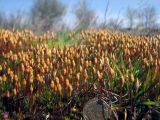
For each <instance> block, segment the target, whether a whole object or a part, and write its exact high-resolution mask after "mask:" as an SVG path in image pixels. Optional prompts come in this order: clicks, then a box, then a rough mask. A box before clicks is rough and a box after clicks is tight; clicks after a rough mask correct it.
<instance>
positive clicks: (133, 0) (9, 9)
mask: <svg viewBox="0 0 160 120" xmlns="http://www.w3.org/2000/svg"><path fill="white" fill-rule="evenodd" d="M33 1H34V0H0V11H4V12H5V13H6V14H8V15H9V14H10V13H17V12H18V11H23V12H24V13H25V14H26V15H27V13H29V11H30V8H31V6H32V4H33ZM60 1H61V2H62V3H64V4H65V5H67V6H68V8H69V13H68V14H67V15H68V16H69V17H67V21H68V22H70V20H71V19H72V18H73V17H74V16H73V11H74V6H75V5H76V2H77V1H78V0H60ZM87 1H88V3H89V4H88V5H89V7H90V8H92V9H94V10H95V12H96V13H97V15H98V16H99V18H102V17H103V15H104V11H105V7H106V3H107V0H87ZM145 5H153V6H154V7H155V8H156V10H157V13H158V14H160V7H159V5H160V0H109V11H108V15H109V16H116V15H118V13H119V12H120V13H121V14H122V15H124V13H125V10H126V9H127V7H133V8H138V7H140V8H141V7H142V6H145Z"/></svg>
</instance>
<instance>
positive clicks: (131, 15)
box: [126, 7, 137, 30]
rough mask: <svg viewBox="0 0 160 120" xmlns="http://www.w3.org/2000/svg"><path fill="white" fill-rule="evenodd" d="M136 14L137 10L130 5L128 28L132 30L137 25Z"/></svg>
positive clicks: (127, 15) (127, 14) (127, 13)
mask: <svg viewBox="0 0 160 120" xmlns="http://www.w3.org/2000/svg"><path fill="white" fill-rule="evenodd" d="M136 14H137V11H136V10H135V9H134V8H130V7H128V8H127V11H126V19H127V24H128V30H132V29H133V27H135V22H136Z"/></svg>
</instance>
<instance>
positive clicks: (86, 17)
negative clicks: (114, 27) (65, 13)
mask: <svg viewBox="0 0 160 120" xmlns="http://www.w3.org/2000/svg"><path fill="white" fill-rule="evenodd" d="M75 16H76V21H77V25H76V28H75V29H76V30H82V29H87V28H91V27H93V26H94V25H95V24H96V20H97V17H96V14H95V12H94V11H93V10H91V9H90V8H89V7H88V5H87V1H86V0H79V2H78V4H77V9H76V10H75Z"/></svg>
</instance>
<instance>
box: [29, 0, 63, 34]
mask: <svg viewBox="0 0 160 120" xmlns="http://www.w3.org/2000/svg"><path fill="white" fill-rule="evenodd" d="M64 13H65V6H64V5H63V4H62V3H61V2H60V1H59V0H35V2H34V4H33V6H32V9H31V16H30V19H31V25H32V30H33V31H34V32H37V33H42V32H45V31H47V30H52V29H53V30H57V29H59V27H60V25H59V21H61V17H62V16H63V15H64ZM57 24H58V25H59V26H57Z"/></svg>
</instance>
